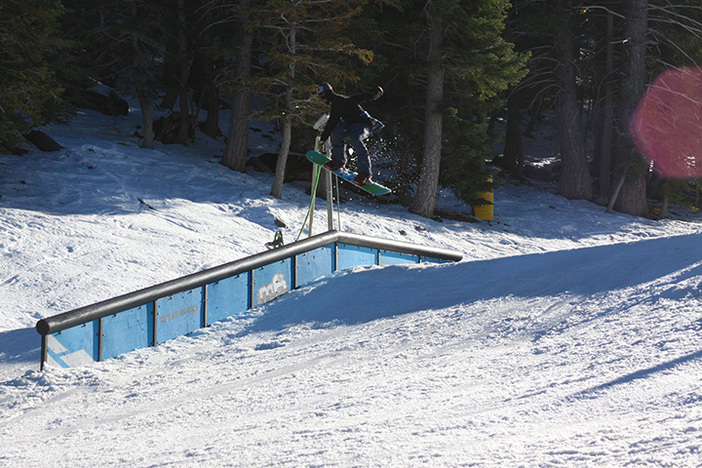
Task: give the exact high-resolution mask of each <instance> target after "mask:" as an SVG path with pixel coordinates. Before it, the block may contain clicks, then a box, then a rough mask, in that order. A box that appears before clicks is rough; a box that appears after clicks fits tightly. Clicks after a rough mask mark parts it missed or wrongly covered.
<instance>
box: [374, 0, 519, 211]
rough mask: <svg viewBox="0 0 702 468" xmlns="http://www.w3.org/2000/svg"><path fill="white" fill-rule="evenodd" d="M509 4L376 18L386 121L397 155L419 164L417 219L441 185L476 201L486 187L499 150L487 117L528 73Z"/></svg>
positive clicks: (446, 3) (409, 8)
mask: <svg viewBox="0 0 702 468" xmlns="http://www.w3.org/2000/svg"><path fill="white" fill-rule="evenodd" d="M508 6H509V4H508V3H507V2H504V1H490V0H428V1H427V0H425V1H418V0H415V1H410V0H406V1H400V2H397V5H396V8H395V9H394V11H393V9H392V8H385V9H384V10H383V11H382V13H383V14H382V16H380V15H378V16H377V21H378V23H379V24H381V25H382V26H381V27H382V30H383V31H384V33H385V38H386V42H385V44H384V45H383V47H382V48H379V49H377V50H376V51H377V53H378V55H381V56H383V60H384V61H387V66H386V67H385V71H384V73H383V75H382V76H383V78H382V81H383V82H389V83H393V86H392V87H390V86H389V87H388V93H387V94H388V97H387V104H388V106H390V105H392V106H395V112H394V113H393V115H390V116H387V114H386V119H387V120H388V123H389V124H390V125H389V126H391V127H395V128H397V134H398V139H400V140H401V143H400V144H401V145H402V146H401V148H400V151H399V152H400V154H403V155H408V154H409V155H414V156H415V157H416V159H417V160H419V161H420V164H419V167H420V168H421V169H420V175H419V181H418V184H417V191H416V194H415V196H414V199H413V201H412V205H411V207H410V210H411V211H412V212H414V213H417V214H420V215H422V216H427V217H429V216H431V215H432V214H433V211H434V208H435V203H436V195H437V190H438V184H439V183H440V182H441V183H444V184H446V185H447V186H449V187H451V188H452V189H454V191H456V193H457V194H459V195H460V196H461V197H462V198H464V199H465V200H466V201H469V202H473V203H475V202H476V201H477V199H478V197H477V193H478V192H479V191H480V190H482V189H484V185H485V181H486V179H487V172H486V169H485V159H486V158H487V157H488V156H489V155H490V152H491V149H492V146H493V144H494V140H492V139H491V138H489V137H488V136H487V125H486V116H487V114H488V112H489V110H490V109H491V108H492V107H493V106H494V105H495V104H496V98H497V96H498V93H500V92H501V91H503V90H505V89H506V88H507V87H508V86H509V85H511V84H515V83H516V82H518V81H519V79H521V78H522V77H523V75H524V71H523V64H524V60H525V57H524V56H522V55H520V54H516V53H515V52H514V51H513V48H512V45H511V44H510V43H508V42H507V41H505V39H504V37H503V31H504V26H505V20H506V11H507V8H508ZM417 135H422V137H420V138H417ZM400 166H401V167H408V168H409V167H410V164H409V161H407V162H402V163H401V164H400ZM400 177H404V178H406V179H409V177H408V175H406V174H405V175H401V176H400Z"/></svg>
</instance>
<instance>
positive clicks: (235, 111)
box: [0, 0, 702, 216]
mask: <svg viewBox="0 0 702 468" xmlns="http://www.w3.org/2000/svg"><path fill="white" fill-rule="evenodd" d="M700 25H702V7H701V6H700V5H699V2H698V1H697V0H681V1H679V2H676V3H675V4H674V5H673V4H671V3H670V2H665V1H662V0H650V1H649V0H602V1H599V2H594V3H593V2H580V1H577V0H557V1H545V0H513V3H512V4H509V3H508V2H507V1H506V0H329V1H326V2H319V1H313V0H293V1H290V0H280V1H277V0H269V1H265V0H237V1H234V2H230V1H224V0H177V1H174V0H150V1H145V0H124V1H116V0H100V1H90V0H22V1H19V0H6V1H4V2H3V3H2V5H0V44H1V47H0V151H1V152H9V151H12V150H13V148H15V147H16V146H17V143H18V141H20V139H21V137H22V135H24V134H26V133H27V132H28V131H29V130H30V129H32V128H34V127H36V126H40V125H42V124H43V123H45V122H47V120H49V119H52V118H56V117H57V116H58V115H59V113H58V109H60V108H61V107H60V106H59V104H60V102H59V98H60V97H62V99H63V102H64V103H66V102H73V104H74V105H76V106H79V105H83V103H84V101H80V99H78V97H80V96H83V97H84V95H82V94H81V92H83V91H85V88H87V87H88V86H89V85H91V84H94V83H96V82H102V83H104V84H106V85H108V86H110V87H111V88H112V89H113V90H114V91H115V92H116V93H117V94H119V95H121V96H132V97H136V98H138V100H139V103H140V105H141V108H142V111H143V114H144V125H143V129H142V132H143V135H142V136H143V141H142V146H144V147H150V146H151V145H152V141H153V139H159V140H161V141H163V142H176V143H181V144H187V142H188V140H189V138H192V135H193V130H194V126H195V125H198V124H199V125H200V126H201V128H202V130H203V131H204V132H205V133H207V134H208V135H211V136H214V137H216V136H218V135H220V134H221V133H222V130H224V133H225V136H229V137H230V138H229V140H228V142H227V146H228V149H227V151H225V161H224V163H225V164H226V165H228V166H229V167H231V168H233V169H236V170H243V163H244V162H245V160H246V140H245V136H243V134H244V133H245V132H246V128H247V120H248V118H249V117H250V116H251V115H253V114H254V113H255V114H256V115H257V116H258V117H259V118H265V119H270V120H275V121H276V122H278V123H279V125H278V127H279V128H280V129H281V134H282V136H283V138H282V141H283V145H282V147H281V149H280V153H279V167H278V174H277V175H276V186H274V189H273V190H272V193H273V194H274V195H275V196H280V188H281V187H282V180H283V177H282V174H283V173H284V171H285V161H286V159H287V154H288V152H289V151H290V150H291V149H293V150H298V151H302V150H304V149H305V148H308V147H310V146H311V139H312V138H313V136H314V133H313V132H312V130H311V124H312V123H313V122H314V121H315V120H316V117H318V116H319V114H320V113H321V112H322V111H323V110H324V109H325V106H324V105H323V104H322V103H321V102H320V101H319V100H318V99H317V98H316V97H315V96H314V93H313V90H314V87H315V85H316V84H317V83H320V82H323V81H326V82H330V83H332V85H334V87H335V89H336V90H338V91H339V92H341V93H344V94H353V93H355V92H359V91H365V90H368V89H371V88H372V87H374V86H376V85H380V86H382V87H383V88H384V89H385V91H386V92H385V95H384V96H383V98H382V99H381V100H380V101H379V102H377V103H375V104H374V107H373V109H372V112H373V114H374V115H375V116H376V117H378V118H379V119H380V120H382V121H383V122H385V124H386V127H385V129H384V131H383V134H382V138H383V140H384V142H385V146H384V147H385V149H386V150H387V151H388V152H389V153H391V154H394V155H396V159H397V161H396V164H395V167H396V168H397V178H396V180H395V181H393V182H391V183H392V184H394V188H395V189H396V193H398V194H399V195H400V198H401V200H403V201H405V202H407V204H408V205H409V204H412V208H411V209H412V210H413V211H414V212H416V213H420V214H423V215H426V216H430V215H431V212H432V211H433V207H434V205H433V203H434V202H433V200H435V197H436V190H437V188H438V184H441V185H444V186H447V187H450V188H452V189H453V190H454V192H455V193H456V194H457V195H458V196H460V197H461V198H463V199H464V200H466V201H467V202H469V203H471V204H475V203H479V201H478V200H477V194H478V192H479V191H482V190H484V189H486V187H487V185H486V180H487V176H488V173H489V171H490V169H489V168H488V167H487V166H486V164H485V162H486V160H488V159H491V158H492V157H493V156H492V150H493V148H494V146H495V143H496V141H498V140H499V139H500V138H502V137H503V135H502V134H501V133H499V132H497V131H494V130H493V128H495V125H494V124H495V123H496V122H506V124H507V125H506V127H505V128H506V129H507V134H506V145H505V151H504V155H501V156H500V157H499V158H497V160H495V163H497V164H499V165H501V166H503V168H504V169H505V170H506V171H507V172H508V173H511V174H513V175H514V176H515V177H521V176H522V169H523V167H524V161H523V154H522V153H521V151H522V150H521V148H522V144H521V139H522V138H523V135H529V132H530V130H531V129H532V128H533V125H534V122H536V121H537V120H538V119H539V118H541V117H542V116H543V115H544V114H546V113H555V114H556V115H557V117H556V120H557V121H558V122H559V127H558V131H559V134H560V136H561V138H560V139H559V141H561V147H560V150H561V159H562V172H561V174H560V181H559V191H560V192H561V193H562V194H563V195H565V196H568V197H571V198H592V197H593V194H594V196H597V197H600V198H604V199H609V198H610V197H612V196H613V194H614V193H613V192H615V188H616V187H617V181H619V180H621V181H625V182H624V183H620V184H619V185H620V186H621V187H623V188H622V194H623V195H622V198H621V200H624V202H623V203H620V206H619V207H617V206H615V208H617V209H621V210H622V211H629V212H636V213H637V214H642V213H640V211H641V206H642V203H641V198H642V197H645V194H642V193H641V182H640V181H641V180H643V179H645V178H646V171H645V168H644V170H641V167H640V165H637V164H634V161H635V160H636V159H635V158H637V157H638V158H639V159H640V157H639V156H636V155H634V156H632V154H633V153H632V147H633V146H632V145H631V142H630V141H628V140H627V138H626V119H627V115H628V113H629V112H630V111H631V106H632V102H633V103H635V100H636V97H637V96H640V95H641V93H643V91H644V89H645V83H647V82H650V81H651V80H652V78H653V77H654V76H655V75H657V74H658V73H660V72H661V71H663V70H664V69H666V68H670V67H676V66H685V65H688V66H689V65H692V66H696V64H697V63H699V60H700V59H702V47H700V45H699V44H700V41H699V37H700V35H701V34H702V32H701V31H702V27H701V26H700ZM641 27H643V28H644V29H643V30H641ZM642 31H643V32H642ZM642 34H643V35H642ZM632 38H633V39H635V40H632ZM640 57H643V58H642V59H640ZM64 90H65V93H63V91H64ZM62 93H63V94H62ZM251 97H254V98H255V99H254V101H255V103H256V107H255V109H251V108H250V107H249V106H250V102H251V100H250V98H251ZM227 104H229V105H231V107H232V115H233V116H235V117H233V118H232V124H231V126H230V128H229V135H227V130H226V129H221V128H220V125H219V109H220V107H221V106H222V105H227ZM176 105H179V106H178V107H176ZM157 106H158V107H160V108H161V109H166V110H172V116H171V118H170V123H171V124H172V125H171V127H168V123H169V122H160V123H159V126H158V127H156V126H155V123H154V122H152V120H151V110H152V109H154V108H156V107H157ZM203 111H204V112H203ZM201 115H203V116H204V115H206V117H205V118H206V121H205V122H201V121H200V120H201V119H200V116H201ZM168 128H170V129H171V131H172V134H170V135H165V134H164V133H165V132H166V131H167V129H168ZM235 130H236V131H235ZM588 135H589V136H592V138H588ZM237 142H239V143H242V142H243V145H241V144H240V145H239V148H234V146H236V143H237ZM230 146H231V148H230ZM228 153H231V158H229V156H228ZM632 157H633V158H634V159H632ZM230 159H231V160H230ZM630 182H631V183H630ZM612 198H614V197H612ZM643 201H644V203H643V206H645V200H643Z"/></svg>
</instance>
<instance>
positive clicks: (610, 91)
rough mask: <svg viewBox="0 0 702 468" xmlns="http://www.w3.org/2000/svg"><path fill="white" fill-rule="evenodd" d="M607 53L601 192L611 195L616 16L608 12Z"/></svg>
mask: <svg viewBox="0 0 702 468" xmlns="http://www.w3.org/2000/svg"><path fill="white" fill-rule="evenodd" d="M606 40H607V52H606V59H605V63H606V77H605V80H606V81H605V87H604V92H605V96H604V102H603V106H604V107H603V109H602V131H601V133H600V134H599V137H598V147H597V153H598V155H599V157H598V162H599V167H598V173H599V192H600V195H607V194H608V193H610V190H611V187H612V141H613V138H614V86H613V84H612V79H613V78H614V45H613V43H614V16H613V15H612V13H611V12H607V36H606Z"/></svg>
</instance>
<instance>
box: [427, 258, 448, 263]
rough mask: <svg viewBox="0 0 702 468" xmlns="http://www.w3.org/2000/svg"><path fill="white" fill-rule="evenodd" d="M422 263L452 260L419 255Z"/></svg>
mask: <svg viewBox="0 0 702 468" xmlns="http://www.w3.org/2000/svg"><path fill="white" fill-rule="evenodd" d="M421 258H422V263H453V261H452V260H445V259H443V258H433V257H421Z"/></svg>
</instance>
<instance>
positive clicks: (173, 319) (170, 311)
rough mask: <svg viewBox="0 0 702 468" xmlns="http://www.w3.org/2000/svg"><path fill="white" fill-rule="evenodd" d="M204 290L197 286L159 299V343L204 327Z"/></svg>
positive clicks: (157, 329)
mask: <svg viewBox="0 0 702 468" xmlns="http://www.w3.org/2000/svg"><path fill="white" fill-rule="evenodd" d="M203 290H204V288H197V289H193V290H190V291H185V292H182V293H178V294H175V295H173V296H170V297H164V298H163V299H159V300H158V307H157V311H158V320H157V324H156V332H157V333H156V335H157V337H158V339H157V340H156V343H157V344H158V343H163V342H164V341H166V340H171V339H173V338H176V337H179V336H181V335H185V334H187V333H190V332H191V331H194V330H197V329H198V328H201V327H202V319H203V310H204V300H203V299H204V297H203Z"/></svg>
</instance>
